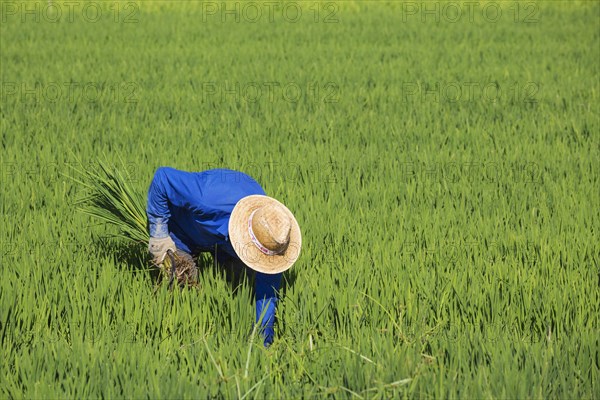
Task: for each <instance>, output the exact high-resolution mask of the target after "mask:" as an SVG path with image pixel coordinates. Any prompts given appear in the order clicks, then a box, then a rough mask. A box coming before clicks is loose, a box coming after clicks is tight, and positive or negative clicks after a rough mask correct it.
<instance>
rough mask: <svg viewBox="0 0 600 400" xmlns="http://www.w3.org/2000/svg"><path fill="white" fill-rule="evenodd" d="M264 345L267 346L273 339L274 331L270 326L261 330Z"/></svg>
mask: <svg viewBox="0 0 600 400" xmlns="http://www.w3.org/2000/svg"><path fill="white" fill-rule="evenodd" d="M262 334H263V338H264V346H265V347H269V346H270V345H271V343H273V340H274V339H275V331H274V330H273V327H272V326H269V327H266V328H265V329H264V331H263V333H262Z"/></svg>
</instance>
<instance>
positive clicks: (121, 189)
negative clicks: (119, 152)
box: [76, 161, 149, 243]
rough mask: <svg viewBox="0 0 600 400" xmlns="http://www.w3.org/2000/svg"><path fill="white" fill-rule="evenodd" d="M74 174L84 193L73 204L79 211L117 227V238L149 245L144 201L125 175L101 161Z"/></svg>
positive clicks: (77, 170)
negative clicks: (77, 177)
mask: <svg viewBox="0 0 600 400" xmlns="http://www.w3.org/2000/svg"><path fill="white" fill-rule="evenodd" d="M122 164H123V163H122ZM76 172H77V173H78V174H79V179H76V180H77V182H78V183H80V184H81V185H82V186H83V187H84V188H85V189H86V191H87V193H86V195H85V196H84V197H83V198H81V199H80V200H78V201H77V203H76V205H78V207H79V210H80V211H81V212H83V213H84V214H87V215H89V216H91V217H93V218H96V219H99V220H101V221H104V222H107V223H109V224H112V225H114V226H116V227H117V228H118V230H119V233H118V235H117V236H118V237H120V238H122V239H125V240H127V241H132V242H134V243H146V242H148V238H149V236H148V220H147V218H146V211H145V209H146V208H145V199H144V197H143V196H141V195H140V193H138V192H136V191H135V190H134V189H133V188H132V187H131V185H130V184H129V183H128V177H127V176H126V175H124V174H123V173H122V172H120V171H119V169H118V168H111V167H110V166H109V165H108V163H106V162H103V161H99V162H98V167H96V168H95V167H91V168H88V169H85V170H81V169H76Z"/></svg>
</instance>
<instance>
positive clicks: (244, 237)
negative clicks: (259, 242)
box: [229, 195, 302, 274]
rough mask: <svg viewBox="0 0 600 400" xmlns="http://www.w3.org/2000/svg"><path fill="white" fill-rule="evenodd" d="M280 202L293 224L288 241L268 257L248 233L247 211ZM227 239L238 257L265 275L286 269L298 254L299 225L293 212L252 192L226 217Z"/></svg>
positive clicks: (300, 240) (267, 197)
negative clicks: (276, 252) (284, 247)
mask: <svg viewBox="0 0 600 400" xmlns="http://www.w3.org/2000/svg"><path fill="white" fill-rule="evenodd" d="M273 203H276V204H279V205H280V206H282V207H283V209H284V210H285V212H286V213H287V215H288V216H289V218H290V221H291V223H292V227H291V231H290V243H289V245H288V246H287V248H286V249H285V251H283V252H282V253H281V254H277V255H274V256H269V255H266V254H264V253H263V252H261V251H260V250H259V249H258V247H256V245H255V244H254V243H253V242H252V239H251V238H250V233H249V232H248V219H249V218H250V214H252V212H253V211H254V210H256V209H258V208H261V207H263V206H265V205H267V204H273ZM229 240H230V242H231V244H232V246H233V249H234V250H235V252H236V254H237V255H238V257H239V258H240V259H241V260H242V261H243V262H244V264H246V265H247V266H248V267H249V268H252V269H253V270H255V271H258V272H262V273H265V274H278V273H280V272H283V271H285V270H287V269H289V268H290V267H291V266H292V265H294V263H295V262H296V260H297V259H298V257H299V256H300V248H301V247H302V236H301V234H300V226H299V225H298V222H297V221H296V218H294V215H293V214H292V212H291V211H290V210H289V209H288V208H287V207H286V206H285V205H283V204H281V203H280V202H279V201H277V200H275V199H274V198H272V197H269V196H262V195H251V196H246V197H244V198H243V199H241V200H240V201H238V202H237V204H236V205H235V207H234V208H233V211H232V213H231V217H230V218H229Z"/></svg>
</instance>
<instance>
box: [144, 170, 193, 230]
mask: <svg viewBox="0 0 600 400" xmlns="http://www.w3.org/2000/svg"><path fill="white" fill-rule="evenodd" d="M193 181H194V174H193V173H191V172H185V171H178V170H176V169H173V168H168V167H160V168H158V169H157V170H156V173H155V174H154V178H153V179H152V183H151V184H150V188H149V189H148V204H147V207H146V214H147V216H148V224H149V227H150V236H151V237H156V238H163V237H167V236H168V235H169V228H168V223H169V218H170V217H171V211H170V210H169V204H173V205H174V206H177V207H186V206H188V205H189V201H190V199H191V198H193V195H194V194H193V192H192V190H191V189H192V186H193V185H190V183H191V182H193Z"/></svg>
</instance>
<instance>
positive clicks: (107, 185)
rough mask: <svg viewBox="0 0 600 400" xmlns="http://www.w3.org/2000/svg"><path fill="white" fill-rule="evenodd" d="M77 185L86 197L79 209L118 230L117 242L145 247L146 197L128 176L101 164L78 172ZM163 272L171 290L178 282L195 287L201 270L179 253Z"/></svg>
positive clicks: (170, 255)
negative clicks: (84, 192)
mask: <svg viewBox="0 0 600 400" xmlns="http://www.w3.org/2000/svg"><path fill="white" fill-rule="evenodd" d="M76 172H77V174H78V175H79V178H80V179H76V181H77V182H78V183H80V184H81V185H83V186H84V188H85V189H86V195H85V196H84V197H83V198H82V199H80V200H79V201H78V209H79V210H80V211H82V212H83V213H85V214H87V215H90V216H91V217H93V218H95V219H98V220H101V221H103V222H107V223H109V224H112V225H114V226H116V227H117V228H118V234H117V235H115V236H116V237H117V238H118V239H123V240H125V241H127V242H130V243H133V244H137V245H142V244H146V243H148V240H149V233H148V219H147V217H146V211H145V199H144V196H143V195H142V194H141V193H139V192H136V191H135V190H134V189H133V187H132V186H131V185H130V184H129V179H128V177H127V175H125V174H123V173H121V172H120V171H119V170H118V169H117V168H112V167H110V166H109V165H107V164H106V163H104V162H99V163H98V166H97V167H96V168H89V169H86V170H76ZM157 266H158V268H159V269H160V271H161V274H160V276H161V278H160V280H159V282H164V281H165V280H168V282H169V288H171V287H172V285H173V282H174V280H175V279H176V280H177V282H178V284H179V286H185V285H190V286H195V285H197V283H198V268H197V265H196V262H195V260H194V259H193V258H192V257H191V256H190V255H189V254H187V253H184V252H181V251H179V250H177V251H175V252H171V251H170V250H169V251H168V253H167V257H165V258H164V261H163V262H162V263H160V264H159V265H157Z"/></svg>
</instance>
